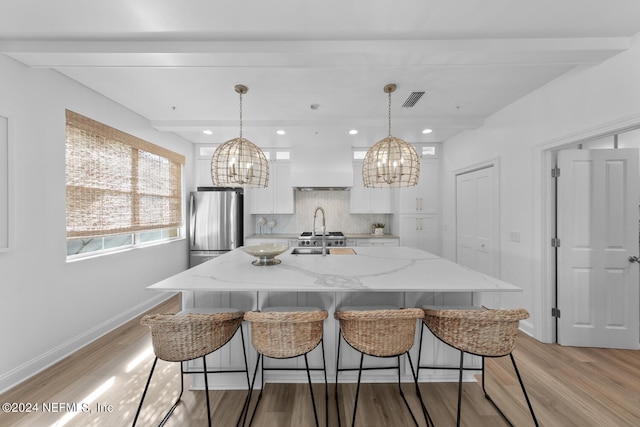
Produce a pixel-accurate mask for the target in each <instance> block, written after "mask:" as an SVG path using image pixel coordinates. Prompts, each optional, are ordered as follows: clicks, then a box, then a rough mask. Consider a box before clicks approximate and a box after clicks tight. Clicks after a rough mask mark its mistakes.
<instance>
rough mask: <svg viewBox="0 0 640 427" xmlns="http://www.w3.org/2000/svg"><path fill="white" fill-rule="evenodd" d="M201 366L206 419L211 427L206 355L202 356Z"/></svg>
mask: <svg viewBox="0 0 640 427" xmlns="http://www.w3.org/2000/svg"><path fill="white" fill-rule="evenodd" d="M202 368H203V371H204V395H205V397H206V398H207V421H208V425H209V427H211V404H210V403H209V378H208V375H207V361H206V356H202Z"/></svg>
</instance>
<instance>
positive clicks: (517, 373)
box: [509, 353, 538, 426]
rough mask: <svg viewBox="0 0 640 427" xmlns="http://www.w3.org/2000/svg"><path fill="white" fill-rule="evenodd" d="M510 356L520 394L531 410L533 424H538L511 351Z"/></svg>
mask: <svg viewBox="0 0 640 427" xmlns="http://www.w3.org/2000/svg"><path fill="white" fill-rule="evenodd" d="M509 356H510V357H511V363H512V364H513V369H514V370H515V371H516V376H517V377H518V381H519V382H520V388H522V394H524V398H525V400H526V401H527V406H529V412H531V418H533V422H534V424H535V425H536V426H537V425H538V419H537V418H536V414H534V412H533V406H531V402H530V401H529V395H527V390H525V388H524V382H522V377H521V376H520V371H518V367H517V366H516V359H514V358H513V353H509Z"/></svg>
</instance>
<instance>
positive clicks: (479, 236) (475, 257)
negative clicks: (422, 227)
mask: <svg viewBox="0 0 640 427" xmlns="http://www.w3.org/2000/svg"><path fill="white" fill-rule="evenodd" d="M493 175H494V167H493V165H491V166H489V167H486V168H483V169H479V170H475V171H472V172H467V173H463V174H460V175H457V176H456V251H457V252H456V253H457V255H456V257H457V262H458V264H461V265H464V266H465V267H469V268H473V269H474V270H477V271H480V272H482V273H485V274H488V275H490V276H493V277H498V274H499V272H498V265H497V262H496V261H497V257H496V244H497V237H496V234H497V231H498V224H497V218H498V214H497V210H496V206H495V201H496V200H497V199H496V197H497V196H496V184H495V180H494V176H493Z"/></svg>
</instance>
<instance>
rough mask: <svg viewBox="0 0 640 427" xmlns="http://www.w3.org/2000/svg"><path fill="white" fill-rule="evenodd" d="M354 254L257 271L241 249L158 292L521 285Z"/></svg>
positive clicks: (378, 252)
mask: <svg viewBox="0 0 640 427" xmlns="http://www.w3.org/2000/svg"><path fill="white" fill-rule="evenodd" d="M354 249H355V251H356V253H357V254H356V255H327V256H321V255H292V254H291V250H292V249H289V250H287V251H286V252H285V253H283V254H281V255H278V256H277V258H278V259H279V260H281V261H282V262H281V263H280V264H277V265H270V266H254V265H252V264H251V262H252V261H253V260H254V259H255V258H254V257H252V256H251V255H248V254H246V253H245V252H244V251H242V249H241V248H239V249H235V250H233V251H231V252H229V253H227V254H225V255H222V256H219V257H217V258H214V259H212V260H210V261H207V262H205V263H203V264H200V265H197V266H195V267H193V268H190V269H188V270H185V271H183V272H181V273H178V274H176V275H174V276H172V277H169V278H167V279H165V280H162V281H160V282H158V283H156V284H154V285H151V286H149V287H148V288H147V289H151V290H156V291H225V292H228V291H252V292H254V291H256V292H260V291H294V292H341V291H342V292H344V291H346V292H349V291H356V292H362V291H373V292H505V291H521V289H520V288H518V287H517V286H514V285H511V284H509V283H506V282H503V281H501V280H498V279H495V278H493V277H490V276H487V275H484V274H481V273H479V272H477V271H474V270H471V269H468V268H465V267H462V266H460V265H458V264H456V263H454V262H451V261H449V260H446V259H444V258H440V257H438V256H436V255H433V254H431V253H429V252H425V251H422V250H420V249H415V248H409V247H403V246H399V247H357V248H354Z"/></svg>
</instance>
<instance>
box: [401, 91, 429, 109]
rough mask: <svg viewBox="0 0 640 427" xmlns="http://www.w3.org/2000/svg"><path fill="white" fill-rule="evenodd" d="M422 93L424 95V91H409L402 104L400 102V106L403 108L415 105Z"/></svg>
mask: <svg viewBox="0 0 640 427" xmlns="http://www.w3.org/2000/svg"><path fill="white" fill-rule="evenodd" d="M422 95H424V92H411V93H410V94H409V97H408V98H407V99H406V100H405V101H404V104H402V106H403V107H405V108H409V107H413V106H415V105H416V104H417V103H418V101H420V98H422Z"/></svg>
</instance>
